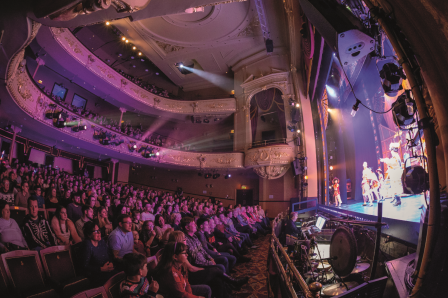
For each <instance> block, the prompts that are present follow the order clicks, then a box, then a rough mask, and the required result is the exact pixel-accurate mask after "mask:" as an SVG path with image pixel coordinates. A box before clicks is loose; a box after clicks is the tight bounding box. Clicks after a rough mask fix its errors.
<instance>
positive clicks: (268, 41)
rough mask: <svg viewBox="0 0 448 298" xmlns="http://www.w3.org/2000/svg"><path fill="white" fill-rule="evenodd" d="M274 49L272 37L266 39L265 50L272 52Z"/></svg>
mask: <svg viewBox="0 0 448 298" xmlns="http://www.w3.org/2000/svg"><path fill="white" fill-rule="evenodd" d="M273 51H274V42H273V41H272V39H269V38H268V39H266V52H268V53H272V52H273Z"/></svg>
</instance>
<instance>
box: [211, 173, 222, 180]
mask: <svg viewBox="0 0 448 298" xmlns="http://www.w3.org/2000/svg"><path fill="white" fill-rule="evenodd" d="M220 176H221V174H219V173H215V174H213V179H218V178H219V177H220Z"/></svg>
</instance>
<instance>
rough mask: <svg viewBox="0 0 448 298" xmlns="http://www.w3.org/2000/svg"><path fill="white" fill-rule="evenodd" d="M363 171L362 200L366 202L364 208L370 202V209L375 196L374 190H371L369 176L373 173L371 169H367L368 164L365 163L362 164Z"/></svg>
mask: <svg viewBox="0 0 448 298" xmlns="http://www.w3.org/2000/svg"><path fill="white" fill-rule="evenodd" d="M362 166H363V168H364V169H363V170H362V182H361V185H362V198H363V200H364V204H362V205H363V206H366V205H367V201H369V207H371V206H373V196H372V190H371V189H370V183H369V176H370V172H372V171H371V170H370V169H369V168H367V162H364V163H363V164H362Z"/></svg>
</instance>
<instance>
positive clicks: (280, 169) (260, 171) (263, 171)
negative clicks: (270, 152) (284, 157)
mask: <svg viewBox="0 0 448 298" xmlns="http://www.w3.org/2000/svg"><path fill="white" fill-rule="evenodd" d="M289 167H290V166H289V165H283V166H264V167H258V168H254V172H255V173H257V175H258V176H260V177H261V178H265V179H277V178H280V177H282V176H283V175H285V174H286V172H287V171H288V170H289Z"/></svg>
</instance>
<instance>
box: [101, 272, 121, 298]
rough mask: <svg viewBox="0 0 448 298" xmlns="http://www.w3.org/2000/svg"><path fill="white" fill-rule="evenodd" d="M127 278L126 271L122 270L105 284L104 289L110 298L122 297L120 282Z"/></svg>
mask: <svg viewBox="0 0 448 298" xmlns="http://www.w3.org/2000/svg"><path fill="white" fill-rule="evenodd" d="M124 279H125V274H124V272H120V273H117V274H115V275H114V276H112V277H111V278H110V279H109V280H108V281H107V282H106V283H105V284H104V289H105V290H106V294H107V297H108V298H119V297H120V283H121V282H122V281H123V280H124Z"/></svg>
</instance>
